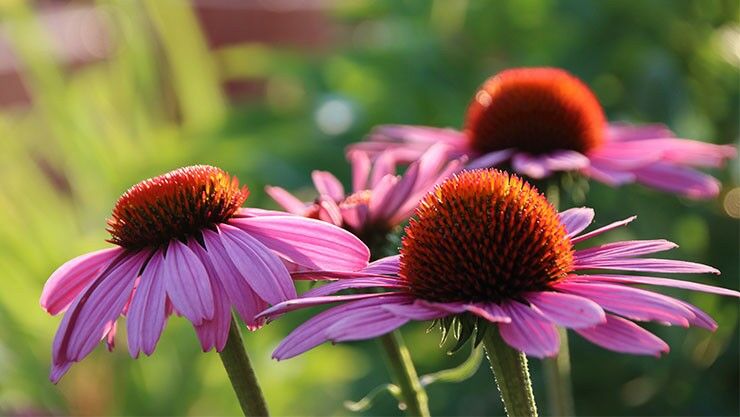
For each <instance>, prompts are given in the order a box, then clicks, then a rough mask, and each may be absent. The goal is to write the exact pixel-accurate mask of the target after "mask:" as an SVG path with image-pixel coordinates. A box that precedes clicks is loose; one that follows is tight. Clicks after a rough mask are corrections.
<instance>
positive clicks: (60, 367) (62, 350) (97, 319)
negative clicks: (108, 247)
mask: <svg viewBox="0 0 740 417" xmlns="http://www.w3.org/2000/svg"><path fill="white" fill-rule="evenodd" d="M148 256H149V254H148V253H146V252H134V253H131V252H123V253H121V255H120V256H119V257H117V258H116V259H114V260H113V261H112V262H111V264H110V265H109V266H108V267H107V268H106V269H105V270H104V271H103V272H102V273H101V274H100V275H99V276H98V277H97V278H95V280H94V281H93V282H91V283H90V285H88V286H87V288H86V289H85V291H84V292H82V293H81V294H80V295H79V296H77V298H75V300H74V301H73V302H72V304H71V305H70V307H69V310H68V311H67V312H66V313H65V314H64V318H62V322H61V324H60V325H59V329H57V333H56V336H55V337H54V343H53V346H52V352H53V361H52V362H53V363H52V365H53V366H52V372H51V375H50V379H51V381H52V382H53V383H56V382H57V381H59V379H60V378H61V377H62V375H63V374H64V372H66V370H67V369H69V365H70V364H71V363H72V362H79V361H80V360H82V358H84V357H85V356H87V355H88V354H89V353H90V352H92V350H93V349H94V348H95V346H96V345H97V344H98V343H99V342H100V340H101V339H102V338H103V337H105V336H106V334H105V331H106V330H109V329H107V326H108V324H109V323H110V322H111V321H115V320H116V318H118V316H119V315H120V314H121V311H122V309H123V306H124V304H126V301H128V299H129V297H130V295H131V291H132V289H133V286H134V280H135V279H136V277H137V275H138V273H139V270H140V269H141V266H142V265H143V264H144V261H145V260H146V258H147V257H148Z"/></svg>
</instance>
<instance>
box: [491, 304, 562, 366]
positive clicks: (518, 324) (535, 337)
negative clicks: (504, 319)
mask: <svg viewBox="0 0 740 417" xmlns="http://www.w3.org/2000/svg"><path fill="white" fill-rule="evenodd" d="M503 308H504V311H505V312H506V313H507V314H508V316H509V317H511V323H499V325H498V328H499V331H500V333H501V338H502V339H504V341H505V342H506V343H508V344H509V346H511V347H513V348H514V349H517V350H520V351H522V352H524V353H526V354H527V355H530V356H534V357H537V358H544V357H546V356H555V355H557V353H558V350H559V349H560V337H559V336H558V331H557V329H556V328H555V326H554V325H553V324H552V323H550V322H548V321H546V320H545V319H544V318H543V317H542V316H541V315H540V314H539V313H537V312H535V311H533V310H532V309H531V308H529V307H527V306H525V305H524V304H521V303H518V302H516V301H512V302H509V303H507V304H504V306H503Z"/></svg>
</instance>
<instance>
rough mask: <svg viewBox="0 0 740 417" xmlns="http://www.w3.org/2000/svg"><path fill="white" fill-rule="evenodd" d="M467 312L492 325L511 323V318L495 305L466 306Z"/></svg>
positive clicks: (478, 304)
mask: <svg viewBox="0 0 740 417" xmlns="http://www.w3.org/2000/svg"><path fill="white" fill-rule="evenodd" d="M464 308H465V310H466V311H469V312H471V313H473V314H475V315H477V316H480V317H482V318H484V319H486V320H488V321H490V322H491V323H511V316H509V314H508V313H507V312H506V311H505V310H504V309H503V308H502V307H500V306H499V305H497V304H494V303H477V304H465V307H464Z"/></svg>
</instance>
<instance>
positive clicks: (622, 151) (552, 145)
mask: <svg viewBox="0 0 740 417" xmlns="http://www.w3.org/2000/svg"><path fill="white" fill-rule="evenodd" d="M436 143H443V144H446V145H447V146H448V147H449V149H450V157H457V156H459V155H468V156H470V157H471V162H470V164H469V165H468V168H469V169H473V168H485V167H493V166H498V165H501V164H505V163H509V164H510V165H511V168H512V169H513V170H514V171H516V172H519V173H521V174H524V175H527V176H529V177H531V178H535V179H539V178H544V177H547V176H549V175H551V174H553V173H555V172H558V171H577V172H580V173H582V174H584V175H586V176H588V177H591V178H594V179H596V180H598V181H601V182H604V183H606V184H609V185H612V186H617V185H621V184H626V183H631V182H639V183H641V184H644V185H647V186H649V187H654V188H657V189H660V190H664V191H669V192H675V193H678V194H682V195H685V196H687V197H691V198H709V197H713V196H716V195H717V194H718V193H719V188H720V186H719V182H718V181H717V180H716V179H715V178H713V177H711V176H709V175H706V174H703V173H701V172H699V171H697V170H695V169H693V167H720V166H722V165H723V163H724V162H725V160H727V159H729V158H733V157H735V155H736V150H735V148H734V147H733V146H731V145H713V144H708V143H703V142H698V141H693V140H686V139H678V138H676V137H675V136H674V134H673V132H671V131H670V130H669V129H667V128H666V127H664V126H661V125H643V126H633V125H628V124H622V123H609V122H608V121H607V120H606V117H605V115H604V111H603V109H602V108H601V105H600V104H599V101H598V100H597V99H596V97H595V96H594V94H593V93H592V92H591V90H590V89H589V88H588V87H587V86H586V85H585V84H584V83H583V82H581V81H580V80H579V79H577V78H576V77H574V76H572V75H571V74H569V73H568V72H566V71H564V70H561V69H557V68H515V69H509V70H505V71H502V72H500V73H498V74H497V75H495V76H493V77H491V78H489V79H488V80H487V81H486V82H485V83H484V84H483V86H482V87H481V88H480V90H478V92H477V93H476V94H475V97H474V98H473V100H472V102H471V104H470V106H469V107H468V111H467V114H466V118H465V124H464V128H463V130H462V131H457V130H453V129H440V128H433V127H426V126H403V125H388V126H380V127H378V128H376V129H375V130H374V131H373V133H372V134H371V135H370V137H369V140H368V141H366V142H363V143H358V144H355V145H353V146H352V147H351V149H363V150H366V151H369V152H379V151H387V150H393V151H394V152H396V153H397V155H398V157H399V158H403V159H406V160H414V159H416V158H417V157H418V155H419V154H421V152H423V151H424V150H425V149H427V148H428V147H429V146H431V145H432V144H436Z"/></svg>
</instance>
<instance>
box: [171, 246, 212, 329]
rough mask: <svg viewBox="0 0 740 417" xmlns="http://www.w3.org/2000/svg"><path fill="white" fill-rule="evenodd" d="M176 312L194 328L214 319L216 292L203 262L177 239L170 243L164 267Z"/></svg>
mask: <svg viewBox="0 0 740 417" xmlns="http://www.w3.org/2000/svg"><path fill="white" fill-rule="evenodd" d="M161 271H162V272H161V274H162V278H161V279H163V280H164V282H165V289H166V290H167V296H168V297H169V299H170V300H171V301H172V305H173V306H174V307H175V310H177V311H178V312H180V313H181V314H182V315H183V316H185V317H186V318H187V319H188V320H190V322H192V323H193V324H194V325H196V326H197V325H199V324H201V323H202V322H203V320H210V319H212V318H213V309H214V307H213V289H212V288H211V283H210V280H209V279H208V272H206V268H205V267H204V266H203V262H201V260H200V259H199V258H198V255H196V254H195V252H193V250H192V249H190V248H189V247H187V246H186V245H184V244H183V243H182V242H180V241H179V240H177V239H173V240H171V241H170V244H169V246H168V247H167V252H166V255H165V258H164V262H163V263H162V268H161Z"/></svg>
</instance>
